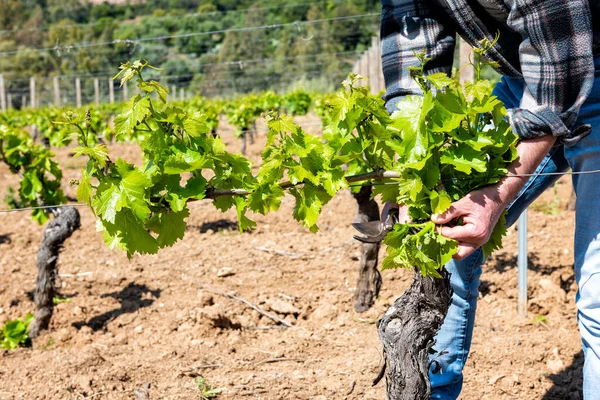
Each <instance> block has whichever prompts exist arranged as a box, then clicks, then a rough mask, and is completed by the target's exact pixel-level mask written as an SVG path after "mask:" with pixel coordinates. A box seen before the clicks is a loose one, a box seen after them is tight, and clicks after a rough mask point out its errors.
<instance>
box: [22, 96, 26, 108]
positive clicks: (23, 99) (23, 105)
mask: <svg viewBox="0 0 600 400" xmlns="http://www.w3.org/2000/svg"><path fill="white" fill-rule="evenodd" d="M25 107H27V96H25V95H23V96H21V108H25Z"/></svg>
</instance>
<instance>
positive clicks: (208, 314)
mask: <svg viewBox="0 0 600 400" xmlns="http://www.w3.org/2000/svg"><path fill="white" fill-rule="evenodd" d="M199 317H200V319H201V320H205V321H207V322H208V323H209V324H210V325H212V326H213V327H214V328H221V329H240V328H241V327H242V325H241V324H240V323H239V322H237V321H233V319H232V318H230V317H229V316H228V315H227V314H226V313H225V311H224V310H223V309H222V308H221V307H220V306H218V305H214V306H211V307H205V308H203V309H201V310H200V315H199Z"/></svg>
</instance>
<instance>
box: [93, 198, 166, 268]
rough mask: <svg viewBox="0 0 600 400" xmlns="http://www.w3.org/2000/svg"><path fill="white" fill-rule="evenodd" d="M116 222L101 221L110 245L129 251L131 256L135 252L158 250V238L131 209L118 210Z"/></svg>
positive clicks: (142, 252) (153, 251) (144, 252)
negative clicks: (149, 231)
mask: <svg viewBox="0 0 600 400" xmlns="http://www.w3.org/2000/svg"><path fill="white" fill-rule="evenodd" d="M114 221H115V222H114V223H111V222H109V221H105V220H102V221H101V229H102V230H103V231H104V232H103V237H104V241H105V242H106V243H107V244H108V245H109V246H110V247H113V248H114V247H118V248H121V249H123V250H125V251H127V256H128V257H130V258H131V256H132V255H133V254H134V253H136V252H137V253H140V254H155V253H156V252H157V251H158V242H157V240H156V239H155V238H154V237H153V236H152V235H150V233H148V231H147V228H146V227H145V226H144V225H143V224H142V223H141V221H140V220H139V219H137V218H136V217H135V216H134V215H133V213H132V212H131V211H130V210H129V209H123V210H121V211H118V212H117V214H116V215H115V218H114Z"/></svg>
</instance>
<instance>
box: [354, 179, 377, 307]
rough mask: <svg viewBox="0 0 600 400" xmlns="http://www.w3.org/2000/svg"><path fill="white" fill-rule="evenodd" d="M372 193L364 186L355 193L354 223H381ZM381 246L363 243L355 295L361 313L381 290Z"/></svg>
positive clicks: (371, 303)
mask: <svg viewBox="0 0 600 400" xmlns="http://www.w3.org/2000/svg"><path fill="white" fill-rule="evenodd" d="M372 191H373V190H372V188H371V186H363V187H361V189H360V192H358V193H353V196H354V199H355V200H356V203H357V205H358V208H357V211H356V217H355V218H354V222H356V223H363V222H369V221H379V206H378V205H377V202H376V201H375V200H373V199H372V198H371V194H372ZM379 246H380V243H363V244H362V247H361V250H360V266H359V268H358V282H357V284H356V293H355V295H354V309H355V310H356V312H359V313H360V312H365V311H367V310H368V309H369V308H371V306H372V305H373V303H374V302H375V299H376V298H377V296H378V295H379V290H380V289H381V274H380V273H379V270H378V269H377V261H378V257H379Z"/></svg>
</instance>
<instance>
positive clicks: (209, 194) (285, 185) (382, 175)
mask: <svg viewBox="0 0 600 400" xmlns="http://www.w3.org/2000/svg"><path fill="white" fill-rule="evenodd" d="M386 178H400V174H399V173H397V172H394V171H383V170H381V171H373V172H367V173H364V174H358V175H349V176H347V177H346V182H348V183H354V182H362V181H368V180H371V179H375V180H381V179H386ZM298 184H300V183H298ZM296 185H297V184H294V183H292V182H290V181H283V182H280V183H279V187H280V188H282V189H289V188H291V187H294V186H296ZM250 193H251V192H250V191H249V190H246V189H221V190H214V189H208V190H207V191H206V196H204V199H214V198H217V197H221V196H246V195H249V194H250ZM191 201H197V200H196V199H189V200H188V202H191Z"/></svg>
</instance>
